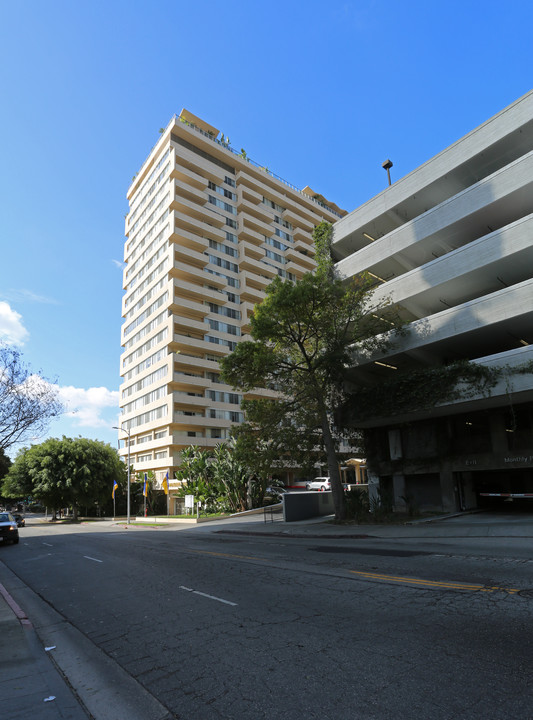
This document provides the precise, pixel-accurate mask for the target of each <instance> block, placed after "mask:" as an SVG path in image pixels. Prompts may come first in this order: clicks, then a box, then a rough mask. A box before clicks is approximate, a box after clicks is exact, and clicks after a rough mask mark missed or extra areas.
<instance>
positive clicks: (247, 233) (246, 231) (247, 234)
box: [239, 224, 271, 245]
mask: <svg viewBox="0 0 533 720" xmlns="http://www.w3.org/2000/svg"><path fill="white" fill-rule="evenodd" d="M270 235H271V233H270V232H269V236H270ZM243 238H244V239H245V240H247V241H249V242H251V243H253V244H254V245H262V244H263V243H264V242H265V235H264V233H260V232H257V230H254V229H253V228H251V227H248V226H247V225H244V224H243V225H241V226H240V231H239V239H243Z"/></svg>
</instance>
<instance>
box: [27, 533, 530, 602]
mask: <svg viewBox="0 0 533 720" xmlns="http://www.w3.org/2000/svg"><path fill="white" fill-rule="evenodd" d="M138 535H139V539H140V537H142V541H141V543H142V546H143V548H144V549H145V550H146V551H147V550H148V548H150V547H153V548H154V551H155V552H156V553H162V552H163V553H168V552H173V551H176V552H185V553H186V552H188V550H192V551H194V552H208V553H209V552H211V553H213V554H214V555H217V554H221V555H224V554H225V555H227V556H228V557H232V555H233V553H232V552H231V550H232V549H233V548H236V549H237V550H236V554H234V557H235V559H239V560H244V561H253V562H259V563H261V562H264V561H268V562H272V561H274V560H276V561H277V562H279V563H281V564H280V567H286V568H289V567H294V568H297V567H298V561H299V560H300V559H305V564H306V565H309V564H313V565H315V566H316V567H317V568H328V569H341V568H345V569H347V570H348V571H349V572H353V571H354V566H355V569H356V570H357V569H359V571H363V572H364V571H365V570H366V571H368V570H369V571H372V572H378V573H381V574H382V575H392V576H398V575H401V576H406V575H407V576H411V577H415V578H418V579H421V580H423V579H427V580H428V581H435V582H452V583H453V582H455V583H461V582H463V583H469V584H478V585H480V586H482V587H498V586H502V585H510V586H512V587H513V588H514V587H515V586H516V587H517V588H518V589H520V590H524V589H529V588H530V585H531V575H530V572H531V566H530V564H528V563H529V562H530V561H527V562H525V563H520V562H515V563H513V562H512V561H511V560H510V559H509V558H506V560H505V562H504V563H503V566H502V563H501V562H500V563H495V561H494V559H493V558H491V557H489V556H485V557H483V556H480V557H475V556H474V557H468V561H467V562H464V563H463V564H462V565H459V564H458V562H457V560H459V559H461V558H460V556H457V555H453V554H448V555H446V554H445V553H437V552H436V549H437V550H438V549H441V550H442V548H438V547H437V548H436V549H434V550H432V551H429V550H421V549H419V548H418V547H414V546H413V545H412V544H411V545H409V544H408V543H403V547H399V546H398V545H399V544H398V543H396V546H395V547H391V544H390V542H387V543H385V542H375V541H374V542H372V541H352V542H351V543H348V542H344V543H342V544H341V543H339V541H333V540H330V541H318V542H317V541H316V540H314V541H313V543H316V544H312V545H308V543H307V541H306V542H305V543H304V542H303V541H302V540H295V539H292V540H289V541H288V542H275V541H274V540H273V539H271V538H269V539H268V542H266V541H265V539H264V538H259V539H248V540H246V541H243V539H242V538H240V537H239V538H238V539H237V538H220V536H218V535H217V536H213V535H210V536H201V537H200V538H196V542H194V538H193V537H191V536H190V537H189V539H188V540H186V539H184V538H183V537H182V536H181V535H177V534H174V536H173V537H172V540H171V541H170V540H169V539H167V540H166V541H165V540H164V539H163V538H162V537H161V536H159V535H157V534H156V535H154V534H153V533H151V532H150V531H149V530H148V529H146V528H145V529H143V531H142V532H141V533H139V534H138ZM62 537H64V535H63V533H61V534H58V535H56V538H55V541H54V539H53V538H52V537H50V535H49V534H48V535H47V536H46V539H44V538H38V537H37V538H36V543H37V549H38V552H37V554H36V555H34V556H32V557H31V558H30V559H29V560H28V563H29V564H30V566H31V565H32V564H34V563H36V562H37V563H38V564H39V565H42V566H43V568H44V567H46V566H48V567H51V566H55V565H63V564H64V563H65V562H70V558H71V553H72V552H73V551H74V548H79V549H78V550H76V552H77V556H78V557H79V558H80V559H81V560H82V562H81V564H80V565H78V564H75V565H74V566H73V568H72V574H71V577H72V578H74V577H76V573H77V574H78V576H79V575H81V577H79V581H80V583H81V586H83V582H84V579H85V578H86V577H87V568H86V567H85V566H86V564H87V563H88V562H89V563H102V562H103V560H102V558H99V557H97V556H96V555H97V553H96V551H93V549H92V548H93V546H94V543H98V537H99V536H98V535H94V534H93V533H91V532H90V531H89V533H87V532H86V533H80V532H78V533H76V534H73V535H69V538H70V539H69V541H68V542H67V544H66V545H63V550H61V547H62V544H61V538H62ZM87 537H90V538H91V541H90V542H89V544H88V545H87V544H85V545H84V542H85V541H84V538H85V540H86V539H87ZM48 540H51V541H52V542H48ZM123 540H124V538H122V540H121V541H119V542H120V543H121V544H123ZM54 547H55V549H54V551H53V552H51V550H52V549H53V548H54ZM117 547H118V546H117ZM206 547H210V548H212V549H211V550H207V549H206ZM296 547H297V548H298V551H297V552H295V548H296ZM113 552H115V551H113ZM116 552H119V553H120V551H119V550H117V551H116ZM65 553H66V554H65ZM105 554H106V551H105V550H104V556H105ZM135 557H138V552H136V553H135ZM295 557H296V559H295ZM111 560H113V558H111ZM130 560H131V558H130V552H129V551H127V552H126V553H125V554H123V560H121V564H122V563H123V562H126V563H127V562H128V561H130ZM154 561H157V557H156V558H155V560H154V559H153V558H151V559H150V561H149V562H154ZM124 567H125V566H124ZM130 572H132V573H138V572H139V569H138V567H137V565H136V563H134V564H133V566H132V568H131V569H130ZM49 582H50V577H49V574H48V573H45V574H44V576H43V578H42V580H41V584H40V587H39V589H40V590H43V589H44V588H46V587H47V584H49ZM69 592H70V593H72V594H74V595H75V593H76V587H73V588H70V589H69ZM88 592H94V588H93V587H90V588H88ZM67 599H68V593H67V594H65V596H64V601H65V602H67ZM70 604H72V603H70ZM62 609H64V608H62Z"/></svg>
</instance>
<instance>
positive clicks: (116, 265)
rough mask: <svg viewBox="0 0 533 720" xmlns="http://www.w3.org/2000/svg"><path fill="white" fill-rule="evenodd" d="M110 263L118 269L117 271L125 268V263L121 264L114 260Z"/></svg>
mask: <svg viewBox="0 0 533 720" xmlns="http://www.w3.org/2000/svg"><path fill="white" fill-rule="evenodd" d="M111 262H112V263H113V265H114V266H115V267H118V269H119V270H122V269H123V268H125V267H126V263H123V262H121V261H120V260H114V259H112V260H111Z"/></svg>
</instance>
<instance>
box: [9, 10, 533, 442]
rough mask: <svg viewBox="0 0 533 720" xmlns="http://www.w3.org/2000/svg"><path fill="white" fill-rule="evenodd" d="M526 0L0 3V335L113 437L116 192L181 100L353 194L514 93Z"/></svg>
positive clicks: (527, 53) (327, 187)
mask: <svg viewBox="0 0 533 720" xmlns="http://www.w3.org/2000/svg"><path fill="white" fill-rule="evenodd" d="M532 26H533V4H532V3H531V2H530V0H507V2H506V3H505V4H504V3H503V2H494V1H493V0H483V1H482V0H462V1H461V2H458V1H457V0H431V2H428V0H425V1H421V0H404V1H403V2H397V0H353V1H352V2H342V1H340V2H337V1H336V0H332V1H331V2H329V3H324V2H317V1H316V0H309V1H308V2H299V1H291V0H285V2H279V1H278V0H273V1H271V2H268V3H259V2H254V0H225V1H224V2H219V1H216V0H203V1H202V2H198V3H193V2H190V1H188V2H184V1H183V0H173V2H165V1H164V0H162V1H161V2H159V3H152V2H147V1H145V0H128V1H127V2H126V1H125V0H107V1H106V2H103V1H101V0H92V2H90V3H78V2H75V0H70V1H69V2H67V1H65V0H49V2H45V1H44V0H18V1H17V2H8V1H7V0H4V1H3V2H1V3H0V98H1V106H2V112H1V113H0V137H1V141H2V151H1V158H0V243H1V259H0V340H3V341H5V342H9V343H12V344H16V345H17V346H18V347H20V349H21V350H22V352H23V354H24V359H25V360H26V361H27V362H28V363H30V364H31V366H32V367H33V368H34V369H36V370H41V371H42V372H43V373H44V375H45V376H47V377H48V378H49V379H50V380H52V381H54V382H57V384H58V386H59V388H60V393H61V397H62V399H63V400H64V401H65V403H66V404H67V408H68V410H69V413H68V414H66V415H65V416H63V418H62V419H61V420H58V421H54V422H53V423H52V425H51V427H50V432H49V435H50V436H61V435H62V434H66V435H69V436H78V435H82V436H84V437H91V438H96V439H101V440H104V441H106V442H110V443H112V444H113V445H115V444H116V440H117V432H116V431H115V430H113V429H112V426H113V425H116V424H117V423H118V421H119V418H118V387H119V383H120V377H119V356H120V350H121V349H120V325H121V317H120V308H121V296H122V270H121V262H122V259H123V242H124V214H125V213H126V212H127V209H128V206H127V202H126V197H125V196H126V191H127V188H128V185H129V182H130V180H131V178H132V176H133V175H134V174H135V173H136V171H137V170H138V168H139V166H140V165H141V164H142V162H143V161H144V159H145V158H146V156H147V155H148V153H149V151H150V148H151V147H152V145H153V144H154V143H155V142H156V140H157V138H158V130H159V128H160V127H164V126H165V125H166V124H167V122H168V121H169V119H170V118H171V116H172V115H173V114H174V113H179V112H180V110H181V108H182V107H186V108H187V109H189V110H190V111H191V112H193V113H195V114H196V115H199V116H200V117H202V118H203V119H205V120H206V121H208V122H209V123H211V124H212V125H214V126H215V127H217V128H219V129H220V130H221V131H223V132H224V133H225V134H226V135H228V136H229V138H230V141H231V144H232V145H233V146H234V147H236V148H238V149H240V148H241V147H242V148H245V149H246V151H247V153H248V155H249V156H250V157H251V158H253V159H254V160H257V161H258V162H260V163H261V164H262V165H266V166H268V167H269V168H270V169H271V170H273V171H274V172H276V173H277V174H278V175H280V176H281V177H283V178H285V179H286V180H288V181H289V182H291V183H293V184H295V185H297V186H299V187H304V186H305V185H310V186H311V187H312V188H313V189H315V190H316V191H317V192H321V193H322V194H324V195H325V196H326V197H328V198H330V199H331V200H333V201H334V202H336V203H337V204H338V205H340V206H341V207H344V208H345V209H347V210H352V209H354V208H355V207H357V206H358V205H359V204H361V203H363V202H365V201H366V200H367V199H369V198H370V197H372V196H373V195H375V194H376V193H377V192H379V191H380V190H382V189H383V188H384V187H385V185H386V173H385V172H384V171H383V169H382V167H381V163H382V162H383V161H384V160H385V159H386V158H389V157H390V158H391V159H392V161H393V163H394V167H393V169H392V170H391V174H392V179H393V180H395V179H398V178H399V177H402V176H403V175H405V174H407V173H408V172H410V171H411V170H412V169H414V168H415V167H417V166H418V165H420V164H421V163H422V162H424V161H425V160H427V159H429V158H430V157H432V156H433V155H434V154H436V153H437V152H439V151H440V150H442V149H444V148H445V147H446V146H448V145H449V144H451V143H452V142H454V141H455V140H457V139H459V138H460V137H461V136H462V135H464V134H465V133H467V132H469V131H470V130H472V129H473V128H474V127H476V126H477V125H479V124H480V123H482V122H484V121H485V120H487V119H488V118H489V117H491V116H492V115H494V114H495V113H497V112H498V111H499V110H501V109H503V108H504V107H505V106H507V105H509V104H510V103H511V102H513V101H514V100H516V99H517V98H518V97H520V96H521V95H523V94H524V93H526V92H527V91H528V90H530V89H531V86H532V70H533V43H532V41H531V27H532Z"/></svg>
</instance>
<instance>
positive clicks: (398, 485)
mask: <svg viewBox="0 0 533 720" xmlns="http://www.w3.org/2000/svg"><path fill="white" fill-rule="evenodd" d="M392 488H393V492H394V509H395V510H396V511H400V512H403V511H404V510H405V509H406V504H405V500H404V499H403V498H402V495H403V496H404V497H405V494H406V491H405V476H404V475H402V474H400V473H394V475H393V476H392Z"/></svg>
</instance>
